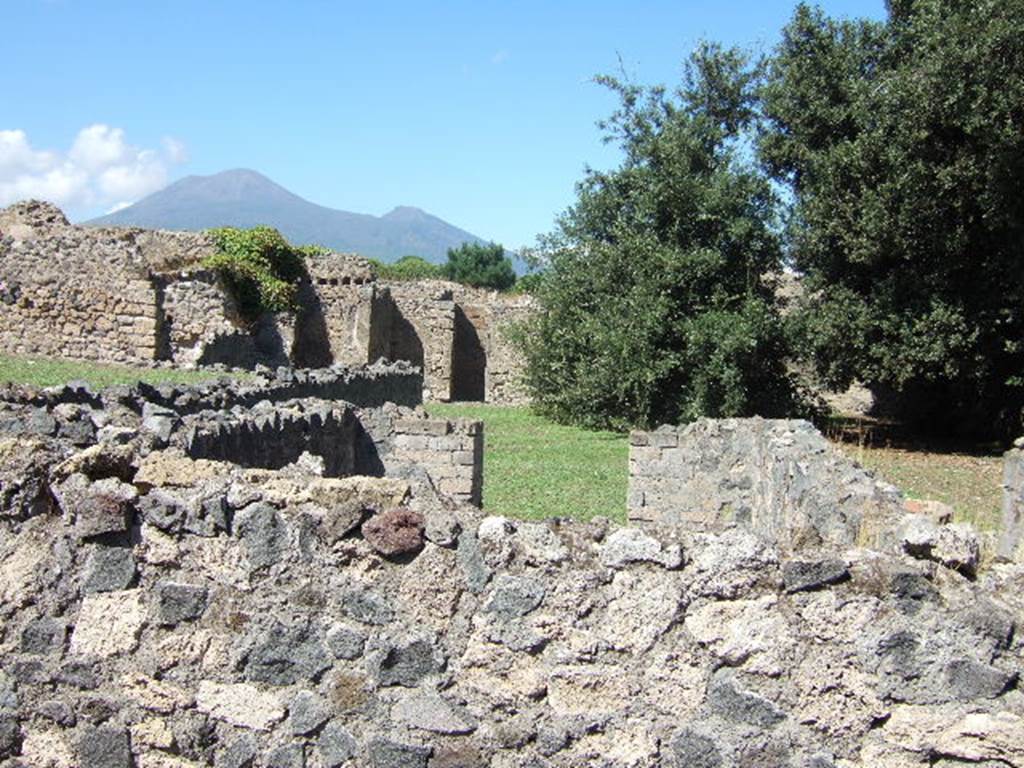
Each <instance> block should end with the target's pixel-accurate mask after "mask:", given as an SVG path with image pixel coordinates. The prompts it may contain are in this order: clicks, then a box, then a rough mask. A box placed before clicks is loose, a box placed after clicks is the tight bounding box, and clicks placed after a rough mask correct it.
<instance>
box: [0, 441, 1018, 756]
mask: <svg viewBox="0 0 1024 768" xmlns="http://www.w3.org/2000/svg"><path fill="white" fill-rule="evenodd" d="M10 448H11V447H10V446H9V445H7V444H6V443H4V442H3V441H0V472H2V473H4V474H3V478H4V482H3V484H2V487H4V488H9V487H12V483H11V480H12V479H13V478H15V477H22V478H24V477H27V476H28V475H27V474H25V473H26V472H28V471H29V470H30V469H31V472H32V473H34V474H32V476H33V477H36V478H37V479H38V480H39V481H40V482H41V483H42V484H43V487H44V488H52V489H53V491H54V495H55V497H56V498H57V499H59V503H58V504H57V505H56V506H55V507H54V508H53V509H50V510H49V511H37V512H36V513H34V514H32V515H31V516H30V517H29V518H28V519H21V520H19V521H17V522H12V521H11V520H10V519H7V518H5V517H4V515H3V514H2V513H3V512H5V511H6V510H0V526H2V531H3V535H2V536H0V761H3V762H4V765H5V768H7V766H9V767H10V768H16V767H17V768H23V767H25V766H31V767H32V768H171V767H172V766H173V768H198V766H211V765H212V766H214V767H215V768H228V767H232V768H237V767H238V766H269V767H274V768H278V767H287V768H303V767H305V768H343V767H347V766H368V767H369V768H454V767H455V766H464V767H466V768H476V766H492V767H493V768H580V767H581V766H595V767H598V768H659V767H661V766H665V767H673V768H725V767H726V766H745V767H749V768H755V767H756V768H805V767H806V768H926V767H927V766H931V767H932V768H953V767H954V766H958V767H959V766H964V765H976V766H978V768H989V767H993V768H994V766H997V765H998V766H1003V767H1005V766H1021V765H1024V707H1022V705H1021V701H1020V699H1021V696H1020V692H1019V690H1017V688H1018V684H1019V680H1018V675H1019V670H1020V669H1021V668H1022V665H1024V646H1022V644H1021V642H1020V640H1019V638H1018V637H1017V634H1016V633H1015V627H1016V626H1019V624H1020V622H1021V621H1022V620H1024V603H1022V602H1021V600H1020V595H1021V590H1020V585H1021V583H1024V582H1021V579H1022V578H1024V572H1022V571H1021V570H1020V569H1018V570H1017V571H1009V570H1006V569H1003V570H1001V571H999V572H998V573H997V574H994V575H993V576H992V577H991V578H990V579H986V578H982V579H979V580H978V581H975V582H972V581H970V580H967V579H965V578H963V577H962V576H960V575H959V574H957V573H956V572H953V571H948V570H945V569H942V568H941V567H940V568H938V569H935V568H931V569H929V568H925V567H921V564H920V563H917V562H916V561H913V560H911V559H909V558H898V557H892V556H888V555H884V554H880V553H875V552H866V551H864V550H850V551H848V552H845V553H843V554H841V555H838V556H837V555H835V554H828V553H822V552H820V551H812V552H808V553H806V554H804V555H802V556H801V557H800V558H799V559H793V558H786V557H785V556H783V555H781V554H780V552H779V551H778V550H776V549H775V548H773V547H772V546H770V545H768V544H766V543H765V542H764V541H763V540H760V539H759V538H758V537H757V536H755V535H754V534H752V533H751V532H749V531H744V530H732V531H729V532H724V533H721V534H717V533H716V534H690V533H680V532H678V531H677V532H674V533H658V534H657V535H649V534H648V533H645V532H644V531H641V530H638V529H630V528H625V529H616V530H609V529H608V527H607V525H606V524H605V525H602V524H599V523H593V524H569V523H565V524H556V523H541V522H534V523H527V522H516V521H512V520H507V519H504V518H494V517H492V518H486V519H482V520H481V518H480V517H479V516H475V515H473V514H472V512H471V511H468V510H466V509H464V508H455V509H452V508H446V507H444V506H438V505H436V504H434V503H424V505H423V506H422V510H423V511H422V512H417V511H416V510H415V509H414V507H415V506H416V504H417V503H418V502H420V501H423V502H427V501H429V500H427V499H418V498H416V497H413V498H412V499H411V500H410V501H408V504H409V505H410V506H406V507H402V512H401V513H397V514H396V513H394V512H381V511H380V510H381V509H383V508H385V507H386V506H387V505H391V504H396V503H405V502H403V500H405V499H407V497H408V493H409V489H408V488H402V487H399V485H400V484H396V483H395V481H393V480H381V481H369V480H366V479H361V480H358V481H356V479H350V480H336V479H330V478H302V477H297V476H292V475H286V474H284V473H276V472H272V471H256V470H239V469H238V468H235V467H232V466H231V465H227V464H218V463H216V462H209V461H196V462H189V461H187V460H184V459H182V458H180V457H174V456H168V455H166V453H164V454H161V453H156V454H151V455H149V456H147V457H144V458H142V459H139V460H138V461H137V462H136V464H133V463H132V462H130V461H126V457H119V454H117V453H116V452H115V453H111V454H110V455H109V456H105V457H104V456H100V455H98V454H89V455H86V456H81V455H77V456H72V457H56V456H54V457H52V458H51V459H49V460H47V459H45V458H40V457H45V456H46V450H47V448H46V447H45V445H41V446H35V444H33V450H32V451H29V450H27V449H26V446H25V444H24V443H22V444H21V447H20V449H19V452H18V453H17V455H16V456H12V455H11V454H10ZM36 448H38V450H36ZM59 458H64V459H65V462H66V463H63V464H61V463H60V462H59ZM128 458H130V457H128ZM17 462H21V463H20V464H17ZM15 465H17V467H20V469H17V467H16V466H15ZM58 466H59V467H60V469H58ZM136 466H137V469H135V468H133V467H136ZM19 472H20V474H19ZM69 473H70V474H69ZM21 487H26V485H25V483H21ZM567 505H569V506H567V510H569V509H571V500H567ZM389 525H390V526H392V527H390V528H389V527H388V526H389ZM398 545H401V547H400V548H401V553H400V554H398V555H394V556H389V555H385V554H383V553H382V550H383V551H388V552H390V551H393V550H394V548H395V547H397V546H398Z"/></svg>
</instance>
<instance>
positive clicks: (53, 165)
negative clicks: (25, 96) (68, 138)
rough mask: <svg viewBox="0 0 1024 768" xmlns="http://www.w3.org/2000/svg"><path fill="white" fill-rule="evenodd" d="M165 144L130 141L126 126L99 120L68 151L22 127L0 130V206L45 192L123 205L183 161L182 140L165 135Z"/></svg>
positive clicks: (65, 199) (62, 199) (77, 205)
mask: <svg viewBox="0 0 1024 768" xmlns="http://www.w3.org/2000/svg"><path fill="white" fill-rule="evenodd" d="M162 145H163V146H162V149H161V150H153V149H141V148H139V147H135V146H133V145H131V144H129V143H127V142H126V141H125V135H124V131H123V130H122V129H120V128H112V127H111V126H109V125H103V124H101V123H97V124H95V125H90V126H87V127H85V128H83V129H82V130H81V131H79V132H78V135H77V136H75V140H74V141H73V142H72V144H71V148H70V149H69V150H68V151H67V152H60V151H55V150H37V149H35V148H33V147H32V144H31V142H30V141H29V138H28V136H27V135H26V134H25V132H24V131H20V130H8V131H2V130H0V206H4V205H9V204H10V203H13V202H15V201H17V200H24V199H27V198H33V197H34V198H42V199H43V200H49V201H50V202H52V203H56V204H57V205H59V206H61V207H62V208H67V209H91V210H95V209H101V208H102V209H110V208H111V206H120V207H124V206H126V205H130V204H131V203H130V202H127V201H134V200H138V199H139V198H140V197H144V196H146V195H148V194H150V193H151V192H155V191H156V190H158V189H161V188H162V187H164V186H165V185H166V184H167V177H168V171H169V168H170V166H172V165H177V164H179V163H183V162H185V161H187V159H188V152H187V150H186V148H185V145H184V144H182V142H180V141H178V140H177V139H174V138H170V137H168V138H165V139H164V140H163V142H162Z"/></svg>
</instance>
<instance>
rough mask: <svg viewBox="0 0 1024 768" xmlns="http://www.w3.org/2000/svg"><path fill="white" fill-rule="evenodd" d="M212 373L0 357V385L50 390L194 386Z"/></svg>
mask: <svg viewBox="0 0 1024 768" xmlns="http://www.w3.org/2000/svg"><path fill="white" fill-rule="evenodd" d="M218 375H222V374H217V373H215V372H212V371H184V370H179V369H173V368H132V367H130V366H126V365H106V364H103V363H92V362H83V361H79V360H54V359H48V360H44V359H38V358H31V357H13V356H11V355H0V383H5V384H6V383H11V382H13V383H15V384H31V385H33V386H36V387H52V386H56V385H58V384H65V383H67V382H69V381H87V382H89V384H90V385H91V386H93V387H96V388H99V387H106V386H110V385H112V384H134V383H136V382H138V381H145V382H148V383H150V384H159V383H162V382H173V383H180V384H195V383H197V382H201V381H210V380H211V379H216V378H217V377H218Z"/></svg>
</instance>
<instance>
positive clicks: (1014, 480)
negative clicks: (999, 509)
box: [999, 438, 1024, 563]
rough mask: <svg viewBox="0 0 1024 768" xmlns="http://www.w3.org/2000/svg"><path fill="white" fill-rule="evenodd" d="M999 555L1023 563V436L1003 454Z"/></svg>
mask: <svg viewBox="0 0 1024 768" xmlns="http://www.w3.org/2000/svg"><path fill="white" fill-rule="evenodd" d="M999 555H1000V556H1001V557H1003V558H1006V559H1008V560H1016V561H1017V562H1021V563H1024V438H1018V440H1017V441H1016V443H1015V444H1014V447H1013V448H1011V449H1010V450H1009V451H1007V452H1006V454H1005V455H1004V456H1003V528H1002V537H1001V538H1000V541H999Z"/></svg>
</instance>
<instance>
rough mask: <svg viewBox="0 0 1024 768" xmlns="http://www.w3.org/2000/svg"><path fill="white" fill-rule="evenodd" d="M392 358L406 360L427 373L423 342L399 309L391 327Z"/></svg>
mask: <svg viewBox="0 0 1024 768" xmlns="http://www.w3.org/2000/svg"><path fill="white" fill-rule="evenodd" d="M390 357H391V359H392V360H406V361H408V362H409V363H410V364H412V365H414V366H416V367H418V368H420V369H421V370H424V373H425V372H426V371H425V369H424V365H423V341H422V340H421V339H420V336H419V334H418V333H417V332H416V328H415V326H413V324H412V323H411V322H409V320H408V319H407V318H406V317H405V315H403V314H402V313H401V312H399V311H398V310H397V308H396V310H395V315H394V318H393V320H392V325H391V355H390Z"/></svg>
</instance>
